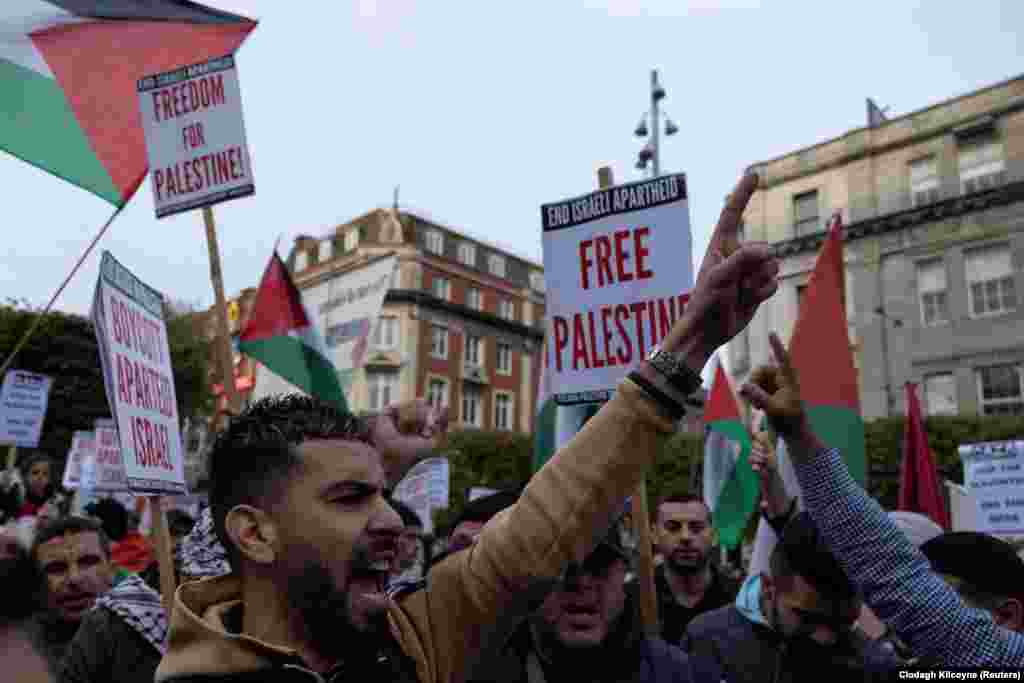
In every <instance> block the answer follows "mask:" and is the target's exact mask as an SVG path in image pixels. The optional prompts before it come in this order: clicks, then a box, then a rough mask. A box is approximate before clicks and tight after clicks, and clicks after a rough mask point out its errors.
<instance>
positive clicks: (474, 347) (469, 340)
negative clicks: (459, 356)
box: [463, 334, 483, 365]
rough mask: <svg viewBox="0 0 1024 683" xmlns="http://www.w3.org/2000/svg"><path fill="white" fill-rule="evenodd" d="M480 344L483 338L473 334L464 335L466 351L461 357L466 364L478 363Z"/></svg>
mask: <svg viewBox="0 0 1024 683" xmlns="http://www.w3.org/2000/svg"><path fill="white" fill-rule="evenodd" d="M481 346H483V339H481V338H480V337H478V336H476V335H475V334H467V335H466V353H465V356H464V357H463V360H464V362H465V363H466V365H480V347H481Z"/></svg>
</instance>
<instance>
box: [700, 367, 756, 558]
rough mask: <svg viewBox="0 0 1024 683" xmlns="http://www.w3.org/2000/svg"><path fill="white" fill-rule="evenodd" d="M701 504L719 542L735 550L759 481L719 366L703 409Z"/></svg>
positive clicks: (741, 535)
mask: <svg viewBox="0 0 1024 683" xmlns="http://www.w3.org/2000/svg"><path fill="white" fill-rule="evenodd" d="M704 424H705V428H704V502H705V503H707V505H708V507H709V508H710V509H711V519H712V522H713V523H714V526H715V530H716V531H717V532H718V538H719V541H720V542H721V544H722V545H723V546H725V547H726V548H730V549H731V548H735V547H736V546H738V545H739V544H740V541H742V540H743V531H744V529H746V528H747V523H748V522H749V521H750V516H751V515H752V514H754V511H755V510H756V509H757V495H758V491H759V489H760V481H759V480H758V477H757V474H755V473H754V471H753V470H752V469H751V468H750V460H749V457H750V448H751V442H750V435H749V434H748V433H747V428H746V427H745V426H744V425H743V421H742V419H741V418H740V410H739V406H738V405H737V403H736V397H735V396H734V395H733V392H732V387H731V386H730V385H729V380H728V378H727V377H726V376H725V371H724V370H723V369H722V365H721V363H719V364H718V368H717V370H716V371H715V379H714V382H713V383H712V385H711V394H710V395H709V396H708V400H707V403H706V404H705V407H704Z"/></svg>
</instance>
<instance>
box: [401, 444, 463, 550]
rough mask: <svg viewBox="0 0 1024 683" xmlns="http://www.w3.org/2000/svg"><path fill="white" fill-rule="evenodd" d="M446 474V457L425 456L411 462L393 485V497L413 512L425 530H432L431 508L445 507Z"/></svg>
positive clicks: (447, 471)
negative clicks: (404, 473)
mask: <svg viewBox="0 0 1024 683" xmlns="http://www.w3.org/2000/svg"><path fill="white" fill-rule="evenodd" d="M448 477H449V465H448V459H447V458H427V459H426V460H421V461H420V462H418V463H417V464H416V465H415V466H413V468H412V469H410V470H409V472H408V473H407V474H406V475H405V477H403V478H402V481H400V482H398V485H397V486H395V492H394V497H395V500H399V501H401V502H403V503H405V504H406V505H408V506H409V507H410V508H411V509H412V510H413V512H415V513H416V515H417V516H418V517H419V518H420V522H422V524H423V532H424V533H426V534H432V533H434V510H440V509H441V508H446V507H448V494H449V484H448V482H449V479H448Z"/></svg>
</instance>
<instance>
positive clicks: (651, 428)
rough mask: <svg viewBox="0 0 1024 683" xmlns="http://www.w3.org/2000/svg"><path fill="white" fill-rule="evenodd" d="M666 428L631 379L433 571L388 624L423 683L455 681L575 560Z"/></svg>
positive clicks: (632, 484) (602, 527)
mask: <svg viewBox="0 0 1024 683" xmlns="http://www.w3.org/2000/svg"><path fill="white" fill-rule="evenodd" d="M672 433H673V425H672V422H671V421H670V420H668V419H666V418H665V417H664V416H662V415H661V414H660V413H659V412H658V410H657V408H656V407H655V404H654V403H653V402H651V401H650V400H649V399H648V398H646V396H645V395H644V394H643V392H642V391H641V390H640V389H639V388H638V387H637V386H636V385H635V384H633V383H632V382H630V381H629V380H623V382H622V383H621V384H620V385H619V391H618V392H616V395H615V398H613V399H612V400H611V401H609V402H608V403H607V404H606V405H605V406H604V407H603V408H602V409H601V411H600V412H599V413H598V414H597V415H595V416H594V417H593V418H592V419H590V420H589V421H588V422H587V424H586V426H585V427H584V429H583V430H582V431H581V432H580V433H579V434H577V435H576V437H575V438H574V439H573V440H572V441H571V442H570V443H569V444H568V445H566V447H565V448H563V449H562V450H561V451H559V452H558V453H557V454H556V455H555V456H554V457H553V458H552V459H551V460H550V461H549V462H548V463H547V464H546V465H545V466H544V467H543V468H542V469H541V470H540V471H539V472H538V473H537V474H535V475H534V476H533V478H532V479H531V480H530V483H529V484H528V485H527V487H526V489H525V490H524V491H523V494H522V496H521V497H520V499H519V502H518V503H517V504H516V505H514V506H512V507H510V508H508V509H506V510H504V511H502V513H500V514H499V515H497V516H496V517H494V519H492V520H491V521H490V522H489V523H488V524H487V525H486V526H485V527H484V529H483V531H482V532H481V534H480V537H479V540H478V541H477V543H476V545H474V546H473V547H472V548H471V549H469V550H467V551H464V552H460V553H456V554H455V555H453V556H451V557H450V558H448V559H447V560H445V561H443V562H441V563H440V564H438V565H437V566H436V567H434V568H433V569H432V570H431V572H430V574H429V575H428V577H427V582H426V583H427V585H426V587H425V588H424V589H423V590H419V591H416V592H414V593H411V594H409V595H408V596H406V597H405V598H403V599H400V601H399V604H398V605H396V606H395V608H394V609H393V610H392V611H391V626H392V630H393V631H394V633H395V635H396V636H397V637H398V639H399V642H400V643H401V645H402V648H403V650H405V652H406V653H407V654H409V655H410V656H412V657H413V659H414V660H415V661H416V665H417V669H418V673H419V679H420V681H423V682H424V683H427V682H431V683H461V681H463V680H464V679H465V676H466V674H467V672H468V671H469V668H470V667H471V666H472V665H473V662H474V660H475V658H476V657H475V655H476V654H477V653H478V652H480V649H481V647H482V645H483V644H484V643H483V642H482V641H483V640H484V637H485V634H487V633H488V632H489V631H490V630H492V629H493V626H494V624H495V623H497V622H498V620H499V617H500V616H501V615H502V614H503V613H505V612H506V611H507V610H509V609H510V608H511V607H512V606H513V601H514V600H515V599H516V598H517V597H520V598H521V597H522V595H523V593H522V591H524V590H526V589H528V588H529V587H531V585H535V583H536V582H537V581H538V580H543V579H551V578H556V577H558V576H560V575H561V573H562V571H564V568H565V567H566V565H567V564H568V563H569V562H570V561H572V560H576V561H581V560H582V559H583V558H585V557H586V556H587V555H588V554H589V553H590V551H591V550H592V549H593V548H594V546H595V545H596V543H597V540H598V539H599V538H600V537H601V536H602V535H603V534H604V533H605V532H606V531H607V528H608V525H609V524H610V523H611V521H612V518H611V516H612V515H613V514H616V513H617V512H619V511H620V510H621V506H622V503H623V501H624V500H625V498H626V497H627V496H629V495H631V494H632V493H633V491H634V490H635V489H636V487H637V484H638V483H639V482H640V480H641V478H642V476H643V474H644V472H645V471H646V470H647V468H648V466H649V465H651V464H652V463H653V462H654V458H655V456H656V454H657V452H658V450H659V449H660V448H661V446H662V445H663V444H664V442H665V441H666V440H667V439H668V438H669V437H670V436H671V435H672Z"/></svg>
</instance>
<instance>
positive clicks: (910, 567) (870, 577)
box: [740, 334, 1024, 667]
mask: <svg viewBox="0 0 1024 683" xmlns="http://www.w3.org/2000/svg"><path fill="white" fill-rule="evenodd" d="M769 341H770V343H771V345H772V348H773V351H774V355H775V358H776V365H774V366H762V367H760V368H758V369H757V370H755V372H754V373H753V374H752V375H751V381H750V382H748V383H746V384H745V385H744V386H743V387H742V388H741V390H740V392H741V396H743V398H745V399H746V400H747V401H749V402H750V403H751V404H752V405H753V406H754V407H755V408H758V409H761V410H764V411H765V412H766V413H767V414H768V419H769V421H770V422H771V424H772V428H773V429H774V431H775V432H776V433H778V434H779V435H780V436H781V437H782V438H784V439H785V441H786V447H787V452H788V453H789V455H790V457H791V458H792V462H793V466H794V470H795V472H796V476H797V480H798V481H799V483H800V488H801V491H802V495H803V503H804V506H805V508H806V509H807V510H808V511H809V512H810V513H811V516H812V517H813V518H814V521H815V525H816V526H817V528H818V529H819V531H820V533H821V536H822V538H823V539H824V540H825V542H826V543H827V545H828V547H829V548H830V549H831V550H832V552H833V553H834V554H835V556H836V557H837V558H838V559H839V561H840V562H841V563H842V566H843V568H844V569H845V571H846V573H847V575H848V576H849V577H850V579H851V580H852V581H853V582H854V583H855V584H856V585H857V586H858V587H859V588H860V589H861V591H862V592H863V594H864V597H865V602H867V604H868V606H869V607H871V609H872V611H873V612H874V613H875V614H876V615H877V616H878V617H879V618H880V619H881V620H882V621H883V622H885V623H886V624H887V625H888V626H889V627H890V628H892V630H893V631H894V633H895V634H896V635H897V636H898V637H899V639H900V640H901V641H903V642H904V643H906V645H907V647H908V648H909V649H910V651H911V652H913V653H914V655H915V656H917V657H920V658H922V659H923V660H925V661H929V662H933V663H935V664H936V665H938V666H944V667H1024V634H1021V633H1018V632H1016V631H1012V630H1010V629H1007V628H1004V627H1003V626H1000V625H999V624H997V623H996V622H995V621H994V620H993V618H992V615H991V614H990V613H988V612H985V611H983V610H978V609H974V608H973V607H971V606H970V605H968V604H966V603H965V602H964V601H963V600H962V599H961V598H960V596H959V595H958V594H957V592H956V590H955V589H954V588H952V587H951V586H950V585H949V584H947V583H946V582H945V581H944V580H943V578H942V576H941V575H940V574H939V573H938V572H936V571H933V570H932V568H931V566H930V565H929V563H928V560H927V559H926V558H925V556H924V555H923V554H922V553H921V551H919V550H918V549H917V548H915V547H914V545H913V544H912V543H911V542H910V541H909V540H908V539H907V538H906V536H904V534H903V533H902V532H901V531H900V528H899V526H898V525H897V524H896V522H894V521H893V520H892V519H890V518H889V516H888V515H886V513H885V511H884V510H882V508H881V507H880V506H879V505H878V503H877V502H876V501H874V500H873V499H872V498H871V497H870V496H869V495H868V494H867V493H866V492H865V491H864V489H863V488H861V487H860V486H859V485H858V484H857V482H856V481H854V479H853V477H852V476H851V475H850V472H849V469H848V468H847V467H846V465H845V464H844V462H843V458H842V454H841V453H840V451H839V450H838V449H835V448H827V447H826V446H825V445H824V444H823V443H822V442H821V440H820V439H819V438H818V437H817V436H816V435H815V434H814V431H813V429H812V428H811V425H810V420H809V419H808V417H807V414H806V412H805V409H804V405H803V401H802V399H801V395H800V381H799V378H798V376H797V373H796V370H795V369H794V368H793V365H792V363H791V362H790V359H789V354H788V353H787V352H786V349H785V348H784V347H783V346H782V342H781V341H780V340H779V338H778V336H777V335H774V334H772V335H771V336H770V338H769Z"/></svg>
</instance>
